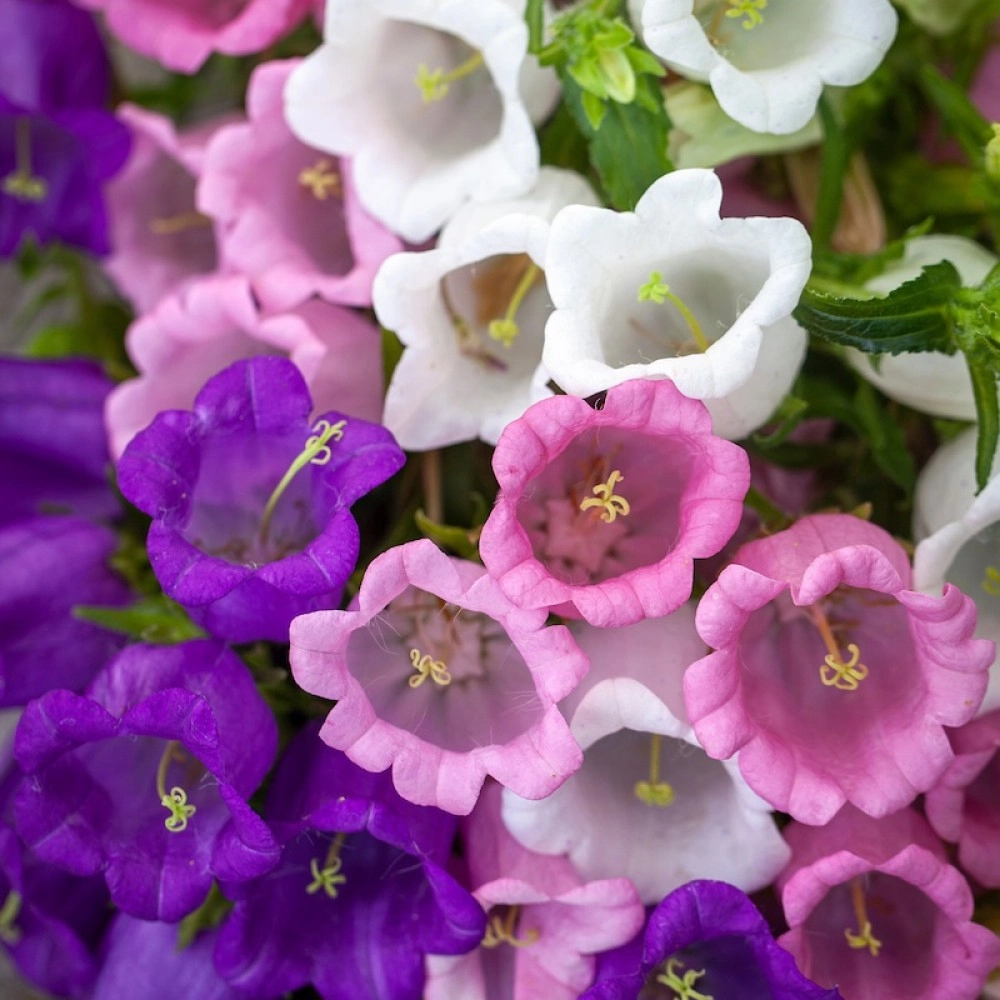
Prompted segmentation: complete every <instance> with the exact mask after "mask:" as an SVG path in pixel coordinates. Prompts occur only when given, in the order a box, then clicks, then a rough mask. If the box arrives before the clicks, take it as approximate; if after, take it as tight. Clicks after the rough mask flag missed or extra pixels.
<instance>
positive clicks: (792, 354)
mask: <svg viewBox="0 0 1000 1000" xmlns="http://www.w3.org/2000/svg"><path fill="white" fill-rule="evenodd" d="M721 201H722V185H721V184H720V183H719V179H718V178H717V177H716V176H715V174H714V173H712V171H710V170H677V171H674V172H673V173H671V174H667V175H666V176H665V177H661V178H660V179H659V180H658V181H656V182H655V183H654V184H653V185H652V186H651V187H650V188H649V190H647V191H646V193H645V194H644V195H643V196H642V198H641V199H640V200H639V204H638V205H637V206H636V209H635V211H634V212H613V211H610V210H608V209H600V208H588V207H579V206H572V207H570V208H565V209H563V210H562V211H561V212H560V213H559V214H558V215H557V216H556V218H555V220H554V221H553V223H552V232H551V235H550V237H549V248H548V253H547V256H546V263H545V268H546V275H547V278H548V285H549V294H550V295H551V296H552V301H553V303H554V304H555V307H556V311H555V312H554V313H553V314H552V316H551V317H550V318H549V321H548V323H547V324H546V327H545V349H544V352H543V355H542V357H543V361H544V363H545V365H546V367H547V368H548V369H549V371H550V372H551V373H552V377H553V378H554V379H555V381H556V382H557V383H558V384H559V385H560V386H561V387H562V388H563V389H564V390H566V392H569V393H572V394H573V395H576V396H589V395H592V394H593V393H596V392H600V391H602V390H604V389H608V388H610V387H611V386H613V385H618V384H619V383H621V382H625V381H627V380H628V379H633V378H643V377H654V378H669V379H671V380H672V381H673V382H674V384H675V385H676V386H677V388H678V389H679V390H680V391H681V392H682V393H684V395H685V396H689V397H690V398H692V399H700V400H702V401H704V402H705V404H706V405H707V406H708V409H709V411H710V412H711V414H712V420H713V425H714V430H715V433H716V434H719V435H721V436H722V437H728V438H738V437H742V436H744V435H746V434H748V433H749V432H750V431H752V430H754V429H755V428H757V427H759V426H760V425H761V424H763V423H764V422H765V421H766V420H767V418H768V417H769V416H770V415H771V413H772V412H773V411H774V409H775V407H776V406H777V405H778V404H779V403H780V402H781V399H782V398H783V397H784V395H785V393H786V392H787V391H788V389H789V388H790V387H791V384H792V382H793V381H794V379H795V376H796V374H797V372H798V369H799V365H800V364H801V363H802V358H803V355H804V354H805V347H806V337H805V333H804V332H803V330H802V329H801V327H799V325H798V324H797V323H796V322H795V321H794V320H793V319H792V318H791V312H792V310H793V309H794V308H795V306H796V305H797V304H798V300H799V295H800V294H801V292H802V288H803V287H804V285H805V283H806V280H807V279H808V277H809V271H810V266H811V260H810V252H811V244H810V241H809V236H808V234H807V233H806V231H805V229H804V228H803V227H802V225H801V224H800V223H799V222H796V221H795V220H794V219H763V218H752V219H720V218H719V206H720V203H721ZM664 289H666V291H664ZM699 341H701V343H699ZM702 345H708V346H707V350H703V349H702Z"/></svg>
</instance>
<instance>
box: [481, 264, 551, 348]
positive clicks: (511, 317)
mask: <svg viewBox="0 0 1000 1000" xmlns="http://www.w3.org/2000/svg"><path fill="white" fill-rule="evenodd" d="M541 274H542V269H541V268H540V267H539V266H538V265H537V264H535V263H533V262H531V261H530V260H529V263H528V266H527V267H526V268H525V270H524V274H523V275H521V280H520V281H519V282H518V283H517V287H516V288H515V289H514V294H513V295H511V297H510V301H509V302H508V303H507V311H506V312H505V313H504V315H503V316H502V317H501V318H499V319H495V320H493V321H492V322H491V323H490V325H489V331H490V336H491V337H492V338H493V339H494V340H499V341H500V342H501V343H502V344H503V346H504V347H510V345H511V344H513V343H514V338H515V337H517V335H518V334H519V333H520V332H521V328H520V327H519V326H518V325H517V319H516V317H517V314H518V311H519V310H520V308H521V304H522V303H523V302H524V298H525V296H526V295H527V294H528V292H530V291H531V289H532V287H533V286H534V284H535V282H536V281H538V279H539V278H540V277H541Z"/></svg>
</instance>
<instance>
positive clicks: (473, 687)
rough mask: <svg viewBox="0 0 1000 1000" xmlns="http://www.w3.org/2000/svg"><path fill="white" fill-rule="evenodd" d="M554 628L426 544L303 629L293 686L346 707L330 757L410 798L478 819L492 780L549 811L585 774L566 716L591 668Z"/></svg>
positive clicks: (382, 560)
mask: <svg viewBox="0 0 1000 1000" xmlns="http://www.w3.org/2000/svg"><path fill="white" fill-rule="evenodd" d="M545 620H546V613H545V612H544V611H541V610H537V611H525V610H523V609H521V608H518V607H516V606H515V605H513V604H511V602H510V601H509V600H508V599H507V598H506V597H505V596H504V595H503V593H502V591H501V590H500V588H499V587H498V586H497V584H496V582H495V581H494V580H493V578H492V577H490V576H488V575H487V574H486V571H485V570H484V569H483V568H482V567H481V566H478V565H476V564H475V563H471V562H466V561H463V560H459V559H449V558H448V557H447V556H446V555H444V553H443V552H441V551H440V549H438V548H437V547H436V546H435V545H434V544H433V543H432V542H430V541H428V540H426V539H422V540H419V541H415V542H409V543H408V544H406V545H402V546H398V547H396V548H392V549H389V551H388V552H384V553H382V555H380V556H378V557H377V558H376V559H375V560H373V562H372V563H371V565H370V566H369V567H368V569H367V571H366V572H365V576H364V579H363V580H362V581H361V590H360V592H359V594H358V596H357V598H356V599H355V601H354V602H353V603H352V605H351V609H350V610H349V611H318V612H315V613H314V614H311V615H305V616H303V617H301V618H297V619H296V620H295V621H294V622H292V629H291V644H292V648H291V653H290V661H291V665H292V674H293V675H294V677H295V680H296V682H297V683H298V684H299V686H300V687H303V688H305V690H306V691H309V692H310V693H312V694H315V695H319V696H320V697H321V698H329V699H335V700H336V701H337V704H336V705H335V706H334V707H333V709H332V710H331V711H330V714H329V715H328V716H327V719H326V722H325V723H324V725H323V729H322V731H321V733H320V735H321V736H322V737H323V739H324V740H325V741H326V742H327V743H329V744H330V746H332V747H335V748H337V749H338V750H343V751H345V752H346V753H347V756H348V757H350V759H351V760H352V761H354V762H355V763H356V764H360V765H361V767H364V768H367V769H368V770H369V771H383V770H385V769H386V768H387V767H390V766H391V767H392V780H393V783H394V784H395V786H396V789H397V791H398V792H399V794H400V795H402V796H403V798H405V799H408V800H409V801H411V802H415V803H417V804H419V805H434V806H438V807H439V808H442V809H446V810H447V811H448V812H453V813H457V814H461V815H465V814H468V813H469V812H470V811H471V810H472V807H473V806H474V805H475V803H476V799H477V797H478V796H479V790H480V788H482V785H483V782H484V781H485V779H486V776H487V775H492V776H493V777H494V778H496V779H497V781H499V782H500V784H502V785H504V786H506V787H509V788H511V789H513V790H514V791H516V792H517V793H518V794H519V795H523V796H525V797H526V798H535V799H537V798H542V797H543V796H546V795H549V794H550V793H551V792H552V791H553V789H555V788H556V787H557V786H558V785H560V784H561V783H562V782H563V781H565V780H566V778H567V777H568V776H569V775H570V774H572V773H573V771H575V770H576V769H577V768H578V767H579V765H580V748H579V746H578V745H577V743H576V741H575V740H574V739H573V737H572V736H571V735H570V731H569V728H568V727H567V725H566V723H565V721H564V720H563V717H562V716H561V715H560V714H559V709H558V708H557V707H556V702H557V701H559V700H560V699H561V698H564V697H565V696H566V695H567V694H569V692H570V691H572V690H573V688H574V687H575V686H576V684H577V683H578V682H579V680H580V678H581V677H582V676H583V674H584V673H585V672H586V670H587V658H586V656H585V655H584V654H583V653H582V652H581V651H580V648H579V647H578V646H577V644H576V643H575V642H574V641H573V638H572V636H571V635H570V634H569V631H568V629H566V627H565V626H562V625H553V626H546V625H545Z"/></svg>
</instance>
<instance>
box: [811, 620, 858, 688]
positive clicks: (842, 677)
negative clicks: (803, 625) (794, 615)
mask: <svg viewBox="0 0 1000 1000" xmlns="http://www.w3.org/2000/svg"><path fill="white" fill-rule="evenodd" d="M810 614H811V617H812V620H813V622H814V623H815V625H816V628H817V630H818V631H819V634H820V637H821V638H822V639H823V645H824V646H826V649H827V654H826V656H825V657H824V658H823V663H822V665H821V666H820V668H819V679H820V680H821V681H822V682H823V684H825V685H826V687H832V688H836V689H837V690H838V691H857V689H858V686H859V685H860V684H861V682H862V681H863V680H864V679H865V678H866V677H867V676H868V668H867V667H866V666H865V665H864V664H863V663H861V662H860V660H861V650H860V649H859V648H858V646H857V645H856V644H855V643H853V642H850V643H848V644H847V652H848V653H849V654H850V659H847V660H845V659H844V657H843V654H842V653H841V652H840V645H839V644H838V643H837V640H836V638H835V637H834V635H833V628H832V626H831V625H830V623H829V622H828V621H827V618H826V615H824V614H823V612H822V611H821V610H820V608H819V606H818V605H814V606H813V608H812V609H811V611H810Z"/></svg>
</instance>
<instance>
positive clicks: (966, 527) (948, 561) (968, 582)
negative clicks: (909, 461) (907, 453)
mask: <svg viewBox="0 0 1000 1000" xmlns="http://www.w3.org/2000/svg"><path fill="white" fill-rule="evenodd" d="M975 462H976V428H975V427H972V428H970V429H969V430H967V431H964V432H963V433H961V434H960V435H959V436H958V437H957V438H955V439H954V440H953V441H949V442H948V443H947V444H946V445H943V446H942V447H941V448H939V449H938V450H937V451H936V452H935V453H934V455H933V456H932V457H931V460H930V461H929V462H928V463H927V465H926V466H924V469H923V471H922V472H921V473H920V477H919V479H918V480H917V490H916V495H915V497H914V503H913V537H914V538H915V539H916V540H917V541H918V542H919V544H918V545H917V550H916V552H915V553H914V557H913V586H914V589H916V590H922V591H924V592H925V593H928V594H935V595H936V594H940V593H941V588H942V587H943V586H944V584H945V583H953V584H954V585H955V586H956V587H958V588H959V589H960V590H963V591H964V592H965V593H966V594H968V595H969V597H971V598H972V599H973V600H974V601H975V602H976V607H977V609H978V613H979V614H978V618H977V624H976V635H977V636H978V637H979V638H981V639H992V640H993V641H994V642H1000V451H998V452H997V454H996V455H995V456H994V458H993V475H992V478H991V479H990V481H989V482H988V483H987V484H986V487H985V488H984V489H983V491H982V492H981V493H980V494H979V495H978V496H976V473H975ZM997 708H1000V667H998V666H997V662H996V661H994V664H993V666H992V667H991V668H990V684H989V688H988V689H987V691H986V697H985V699H984V700H983V703H982V705H981V706H980V708H979V712H978V713H977V714H979V715H985V714H986V713H987V712H991V711H993V710H994V709H997Z"/></svg>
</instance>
